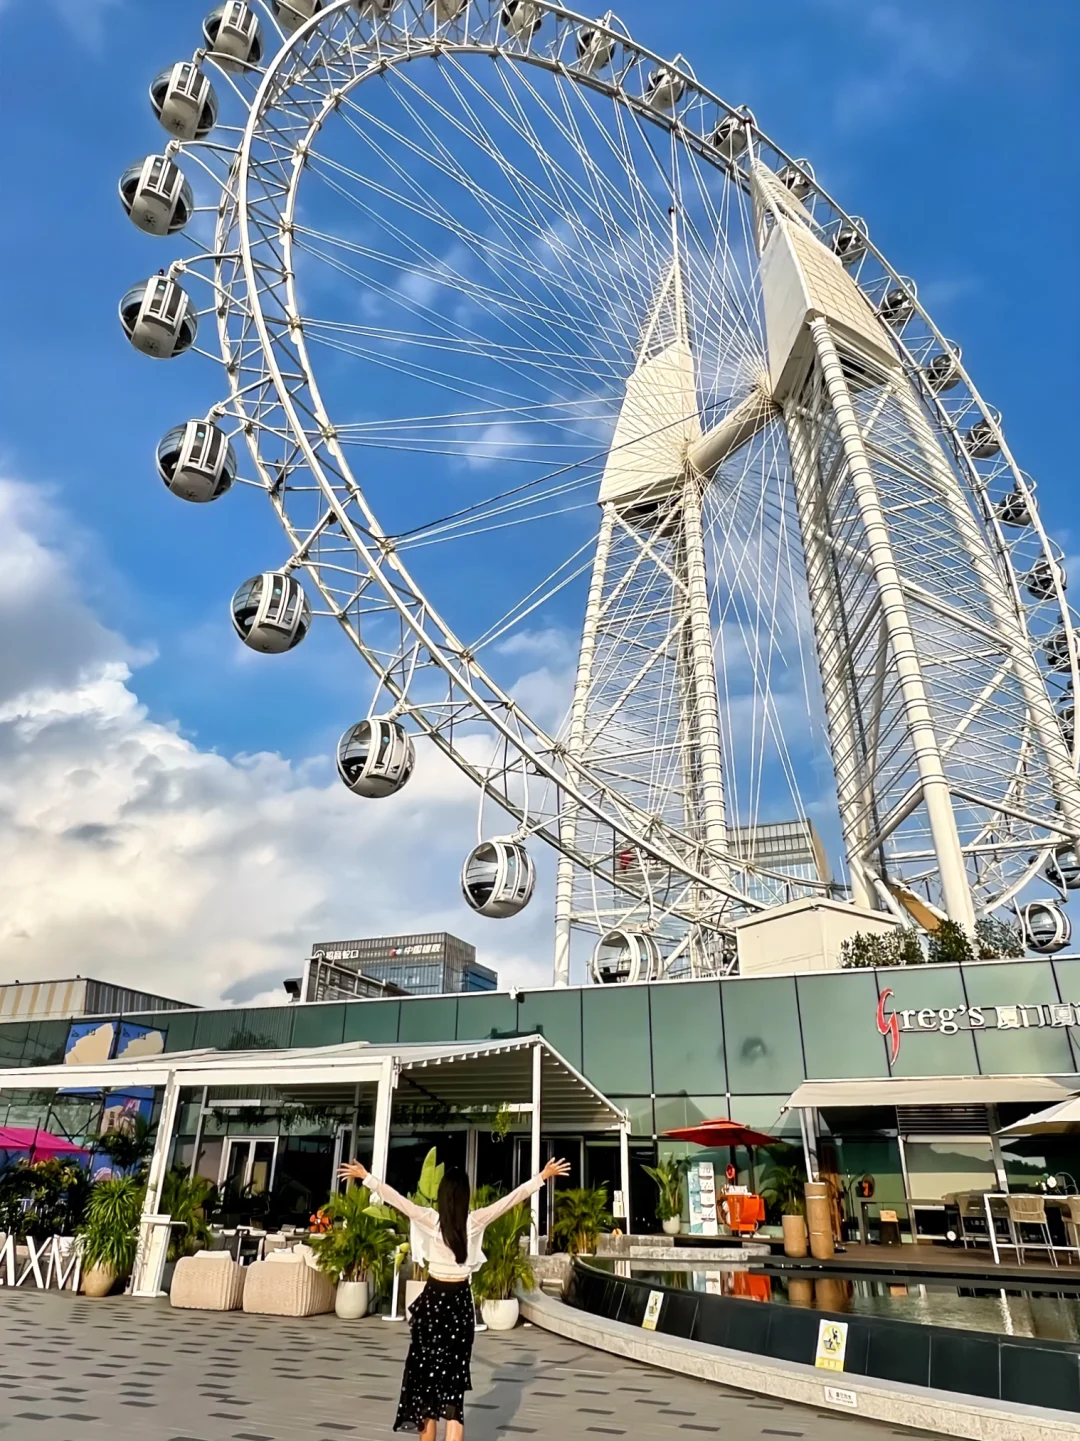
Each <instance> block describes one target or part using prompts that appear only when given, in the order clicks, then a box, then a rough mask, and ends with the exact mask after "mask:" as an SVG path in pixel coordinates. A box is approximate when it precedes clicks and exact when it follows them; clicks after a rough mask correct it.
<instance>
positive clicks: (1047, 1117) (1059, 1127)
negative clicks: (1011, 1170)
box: [999, 1096, 1080, 1136]
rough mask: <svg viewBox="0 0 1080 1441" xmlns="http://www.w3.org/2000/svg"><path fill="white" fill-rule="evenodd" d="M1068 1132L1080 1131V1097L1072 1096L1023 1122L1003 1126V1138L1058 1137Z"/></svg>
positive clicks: (1025, 1118) (1001, 1133)
mask: <svg viewBox="0 0 1080 1441" xmlns="http://www.w3.org/2000/svg"><path fill="white" fill-rule="evenodd" d="M1067 1131H1080V1096H1070V1097H1069V1099H1068V1100H1067V1101H1059V1102H1058V1103H1057V1105H1056V1106H1048V1107H1047V1108H1046V1110H1045V1111H1033V1112H1032V1113H1031V1115H1030V1116H1025V1117H1024V1118H1023V1120H1022V1121H1014V1122H1013V1123H1012V1125H1011V1126H1002V1128H1001V1131H1000V1132H999V1134H1000V1135H1002V1136H1058V1135H1063V1134H1064V1133H1065V1132H1067Z"/></svg>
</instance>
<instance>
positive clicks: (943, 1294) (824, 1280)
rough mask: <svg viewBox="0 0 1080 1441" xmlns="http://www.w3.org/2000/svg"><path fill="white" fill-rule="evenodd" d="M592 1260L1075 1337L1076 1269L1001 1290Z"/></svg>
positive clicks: (663, 1278) (660, 1280)
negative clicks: (1068, 1276)
mask: <svg viewBox="0 0 1080 1441" xmlns="http://www.w3.org/2000/svg"><path fill="white" fill-rule="evenodd" d="M590 1265H596V1266H600V1267H603V1268H604V1269H606V1270H613V1271H615V1272H616V1273H617V1274H618V1275H623V1276H633V1277H634V1278H635V1279H636V1280H641V1281H651V1282H653V1283H654V1284H656V1285H658V1286H672V1287H676V1288H678V1289H683V1290H689V1291H704V1292H709V1293H711V1294H713V1295H716V1296H737V1297H741V1298H743V1299H744V1300H748V1301H771V1302H772V1303H773V1304H774V1305H781V1306H801V1307H804V1308H806V1309H807V1310H811V1311H834V1312H836V1311H839V1312H849V1313H851V1314H853V1315H861V1316H887V1317H890V1318H891V1319H892V1320H894V1321H914V1322H917V1323H921V1324H923V1325H933V1326H951V1327H954V1328H956V1329H958V1330H965V1331H988V1332H991V1333H993V1334H994V1335H998V1336H1029V1337H1034V1338H1038V1339H1039V1340H1043V1341H1071V1342H1073V1343H1074V1344H1076V1343H1080V1275H1078V1276H1077V1278H1076V1280H1075V1281H1063V1282H1062V1283H1061V1285H1060V1286H1059V1287H1055V1288H1054V1289H1053V1290H1050V1289H1047V1288H1046V1286H1045V1285H1041V1286H1039V1287H1026V1286H1017V1285H1016V1283H1015V1282H1013V1283H1011V1284H1010V1285H1009V1286H1008V1287H1003V1288H999V1287H996V1286H991V1285H989V1284H988V1283H987V1282H986V1281H982V1280H980V1281H977V1282H974V1283H973V1282H967V1281H964V1282H961V1281H955V1280H950V1279H942V1278H939V1277H923V1276H912V1275H910V1274H909V1275H904V1274H903V1273H902V1272H899V1273H897V1274H896V1275H894V1276H867V1275H864V1274H859V1275H856V1274H854V1273H845V1272H843V1271H834V1270H832V1269H831V1268H830V1269H829V1271H828V1272H823V1271H814V1270H812V1269H809V1268H807V1269H806V1270H803V1271H800V1272H799V1273H797V1274H796V1273H793V1272H792V1271H790V1270H785V1271H781V1270H778V1269H774V1268H772V1267H770V1266H769V1265H768V1264H762V1265H760V1266H749V1267H748V1266H716V1265H709V1266H702V1265H701V1264H700V1263H699V1264H698V1265H692V1264H675V1265H668V1264H666V1263H665V1264H663V1265H660V1264H658V1263H656V1262H650V1261H640V1262H637V1261H623V1260H609V1259H598V1260H595V1261H590Z"/></svg>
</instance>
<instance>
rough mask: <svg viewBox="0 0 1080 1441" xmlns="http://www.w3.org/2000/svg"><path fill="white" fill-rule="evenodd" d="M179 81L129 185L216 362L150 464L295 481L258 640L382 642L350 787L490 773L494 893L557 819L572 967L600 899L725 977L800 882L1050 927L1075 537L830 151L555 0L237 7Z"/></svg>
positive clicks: (241, 481)
mask: <svg viewBox="0 0 1080 1441" xmlns="http://www.w3.org/2000/svg"><path fill="white" fill-rule="evenodd" d="M150 100H151V105H152V109H153V112H154V114H155V115H156V116H157V118H158V119H159V120H160V122H161V124H162V125H163V126H164V127H165V129H166V130H167V131H168V132H169V137H170V138H169V139H168V141H167V143H165V144H164V146H163V147H162V149H161V150H160V152H158V153H154V154H151V155H149V156H147V158H146V159H145V160H142V161H140V162H139V163H138V164H136V165H134V166H132V167H131V168H130V169H129V170H128V171H127V172H126V173H125V174H124V176H123V177H122V179H121V182H120V194H121V199H122V201H123V204H124V207H125V209H126V210H127V212H128V214H129V216H130V217H131V219H132V221H133V222H134V223H135V224H136V225H137V226H138V227H139V228H140V229H141V230H143V231H145V232H147V234H149V235H152V236H158V237H174V238H175V239H176V240H177V241H182V242H184V246H185V249H184V252H183V253H182V254H181V255H179V256H177V257H176V258H173V259H171V262H170V263H167V264H166V265H165V267H164V268H163V269H162V270H161V271H160V272H159V273H158V274H156V275H154V276H153V277H152V278H151V279H149V280H147V281H145V282H143V283H141V284H139V285H136V286H134V287H133V288H132V289H131V290H130V291H129V292H128V294H127V295H125V296H124V298H123V301H122V303H121V307H120V316H121V322H122V324H123V327H124V330H125V332H126V334H127V335H128V338H129V339H130V341H131V343H132V344H133V345H134V346H135V347H136V348H137V349H139V350H141V351H143V352H145V353H146V354H148V355H151V356H155V357H159V358H166V357H173V356H178V355H180V354H181V353H183V352H185V351H193V352H197V353H199V354H201V355H204V356H206V357H208V358H210V359H213V360H215V361H217V362H219V363H220V364H221V365H222V366H223V369H224V375H225V381H226V384H225V385H224V387H223V389H224V395H223V398H221V399H220V400H219V401H218V403H216V404H215V405H213V406H212V408H211V409H210V410H209V411H208V412H207V413H206V414H205V415H204V416H202V417H199V418H196V419H191V420H188V421H186V422H182V423H180V424H178V425H177V426H176V427H175V428H174V429H173V430H171V431H170V432H169V433H168V434H167V435H166V436H165V438H164V439H163V440H162V442H161V444H160V446H159V447H158V454H157V464H158V470H159V473H160V475H161V478H162V480H163V481H164V483H165V484H166V485H167V486H168V488H169V489H170V490H171V491H172V492H173V493H174V494H175V495H176V496H178V497H180V498H182V499H185V500H188V501H192V502H196V503H203V502H208V501H211V500H216V499H219V498H220V497H222V496H224V495H225V493H226V492H228V491H230V490H232V489H234V487H237V486H239V485H244V486H247V487H248V488H250V489H252V490H256V491H261V492H262V493H263V496H264V498H265V500H266V501H268V502H269V504H270V505H271V506H272V507H273V509H274V511H275V513H276V515H277V517H278V519H279V520H280V522H281V526H282V529H283V533H284V546H283V549H282V552H281V554H280V555H279V556H277V557H268V558H267V567H268V568H267V570H266V571H265V572H263V573H262V574H260V575H258V576H255V577H252V578H251V579H249V580H247V581H245V582H244V583H243V584H242V585H241V586H240V587H239V589H238V590H237V591H236V594H235V596H234V597H233V601H232V620H233V624H234V626H235V628H236V631H237V633H238V635H239V636H240V638H241V639H242V640H243V641H244V642H245V643H246V644H247V645H249V646H251V647H253V648H254V649H256V650H260V651H263V652H266V653H280V652H284V651H286V650H289V649H291V648H292V647H293V646H295V645H296V644H298V643H299V642H300V641H302V640H303V638H304V636H305V635H306V633H307V632H308V630H309V628H310V626H311V625H312V624H313V623H314V620H315V619H317V618H321V617H331V618H333V619H334V620H336V621H337V623H338V624H339V626H340V627H341V629H342V630H343V631H344V632H345V635H346V636H347V637H348V639H349V640H350V641H351V642H352V644H353V646H354V647H355V649H356V650H357V651H358V652H359V654H360V656H361V657H362V658H363V659H364V660H365V661H366V662H367V664H368V666H369V667H370V671H371V675H372V677H373V684H372V687H371V700H370V705H369V707H368V709H367V714H366V715H361V716H356V717H353V718H351V721H352V723H351V724H350V725H349V726H348V728H347V729H346V731H345V733H344V735H343V736H342V739H341V742H340V745H339V750H338V770H339V773H340V776H341V779H342V781H343V782H344V784H345V785H347V786H348V787H349V788H350V789H351V790H352V791H354V792H355V793H356V794H357V795H358V796H359V797H361V798H367V799H368V800H373V799H378V798H380V797H385V796H388V795H391V794H393V793H394V792H396V791H398V790H400V789H401V787H402V786H404V785H405V784H406V783H407V782H408V780H409V777H410V775H411V773H412V772H413V769H414V767H415V766H416V765H417V764H421V763H422V757H418V754H417V747H416V741H417V739H426V740H427V741H429V742H431V743H433V744H434V745H435V746H437V747H439V748H440V749H441V750H442V751H443V752H444V753H445V754H446V755H447V756H449V757H450V758H452V760H453V761H454V762H455V763H456V765H457V766H459V767H460V768H461V769H462V770H463V771H464V772H465V773H466V775H468V776H469V777H470V778H471V779H472V781H473V782H474V783H475V785H476V787H477V794H478V811H479V835H478V844H477V846H476V848H475V849H474V850H473V851H472V853H471V854H470V855H469V856H468V857H467V859H466V861H465V865H464V867H463V871H462V888H463V892H464V895H465V898H466V900H467V901H468V903H469V904H470V905H471V906H472V907H473V908H474V909H475V910H476V911H478V912H480V913H481V914H482V915H487V916H493V917H505V916H510V915H514V914H516V913H518V912H519V911H520V910H521V909H522V908H523V907H524V906H525V905H526V904H527V903H528V901H529V899H530V897H531V895H532V892H533V887H534V883H535V868H534V862H535V854H536V853H537V851H538V850H539V849H541V848H542V847H543V846H544V845H546V846H548V847H551V848H553V849H554V851H555V853H556V855H557V876H556V882H555V979H556V981H557V982H561V983H565V982H566V981H567V980H568V979H569V975H570V956H571V943H572V938H573V936H574V935H575V934H576V933H584V934H585V935H586V936H587V937H588V938H589V940H588V945H589V946H590V948H591V951H592V973H593V976H594V978H595V979H597V980H618V979H625V978H627V977H635V978H637V977H642V978H648V977H656V976H660V975H664V974H677V973H693V974H703V973H710V972H717V971H723V970H725V969H727V968H729V967H730V966H731V965H732V963H733V946H732V934H733V933H732V927H733V925H734V924H735V922H737V921H738V920H739V919H740V918H742V917H746V916H748V915H751V914H752V913H755V912H759V911H762V910H765V909H768V908H769V907H773V906H776V905H780V904H783V903H784V902H786V901H791V900H795V899H798V898H801V897H806V896H814V895H833V896H838V897H840V898H846V899H850V900H852V901H853V902H855V903H856V904H857V905H860V906H862V907H867V908H870V909H874V910H879V911H883V912H886V913H889V914H892V915H894V916H895V917H897V918H898V919H900V920H902V921H903V922H904V924H907V925H911V924H914V923H915V921H916V920H917V919H922V920H923V921H925V920H926V918H927V917H929V918H930V923H931V924H933V923H934V921H935V918H936V919H940V918H947V919H950V920H953V921H955V922H957V923H958V924H959V925H960V926H962V927H963V928H964V929H965V930H966V931H968V932H971V931H972V930H973V929H974V927H975V925H976V923H977V921H978V920H979V919H981V918H982V917H986V916H989V915H991V914H992V913H993V912H995V911H998V910H1001V908H1007V907H1009V906H1010V905H1011V906H1013V907H1014V908H1015V909H1017V910H1018V911H1019V914H1020V916H1021V918H1022V920H1023V922H1024V926H1025V935H1026V939H1027V942H1028V944H1029V945H1031V946H1033V947H1034V948H1036V949H1041V950H1044V951H1053V950H1056V949H1060V947H1061V946H1062V945H1064V944H1065V943H1066V942H1067V940H1068V938H1069V928H1068V920H1067V916H1066V914H1065V912H1064V911H1063V910H1062V909H1061V908H1060V906H1059V904H1058V902H1057V901H1056V900H1054V899H1039V898H1036V899H1034V900H1033V899H1031V898H1030V883H1032V882H1033V881H1038V880H1040V879H1043V878H1045V879H1046V880H1048V881H1049V882H1050V883H1051V886H1052V887H1053V889H1054V890H1055V891H1056V892H1057V893H1058V895H1059V896H1060V897H1061V898H1062V899H1064V898H1067V894H1068V892H1069V891H1070V890H1072V889H1074V888H1076V887H1077V886H1080V851H1078V847H1080V784H1078V780H1077V761H1078V754H1080V751H1078V737H1077V734H1076V729H1075V724H1074V709H1073V706H1074V695H1075V688H1076V681H1077V666H1078V644H1077V636H1078V632H1077V628H1076V622H1075V618H1074V616H1073V614H1072V612H1071V610H1070V609H1069V607H1068V604H1067V601H1066V596H1065V574H1064V570H1063V566H1062V554H1061V551H1060V550H1059V548H1058V547H1057V546H1056V545H1055V544H1054V543H1053V542H1052V541H1051V540H1050V538H1049V537H1048V536H1047V534H1046V532H1045V531H1044V529H1043V527H1042V524H1041V522H1040V519H1039V515H1038V510H1037V507H1036V502H1035V483H1034V481H1033V480H1032V479H1031V478H1030V477H1029V476H1027V475H1026V474H1025V473H1024V472H1023V471H1021V470H1020V469H1019V468H1018V467H1017V465H1016V463H1015V461H1014V459H1013V457H1012V455H1011V453H1010V450H1009V447H1008V444H1007V441H1006V438H1005V435H1004V433H1003V429H1002V425H1001V420H1000V417H999V415H998V413H997V412H996V411H995V410H993V409H992V408H991V407H990V406H988V405H987V404H986V403H985V402H984V401H983V400H982V399H981V398H980V396H979V395H978V393H977V392H976V390H975V388H974V385H973V384H972V382H971V380H970V378H969V377H968V375H967V372H966V370H965V368H964V365H963V362H962V358H961V353H960V349H959V347H958V346H957V345H955V344H954V343H953V342H951V341H949V340H947V339H946V338H945V337H944V336H943V335H942V334H941V333H940V332H939V331H938V330H937V328H936V327H935V326H934V324H933V322H932V321H931V319H930V318H929V316H928V315H927V314H926V312H925V310H924V309H923V307H922V306H921V305H920V303H919V301H918V297H917V292H916V287H915V285H914V283H913V282H912V281H910V280H907V279H905V278H903V277H901V276H900V275H898V274H897V273H896V272H895V271H894V270H893V269H892V268H891V267H890V266H889V264H888V263H887V262H886V260H885V259H884V258H883V256H882V255H881V254H880V253H879V252H878V250H877V249H876V248H875V246H874V245H873V243H872V241H871V239H870V235H869V231H868V228H867V226H866V225H865V224H864V223H863V221H862V220H860V219H858V218H855V217H852V216H850V215H848V214H847V213H846V212H845V211H843V210H842V209H841V208H840V207H839V205H838V204H837V203H836V202H835V201H834V200H832V199H831V197H829V196H828V195H827V194H826V193H825V192H824V191H823V189H822V188H821V186H820V185H819V184H818V183H817V181H816V180H815V177H814V172H813V169H812V167H811V166H810V164H809V163H808V162H807V161H805V160H800V159H795V158H793V157H791V156H789V155H787V154H785V153H784V152H783V151H782V150H781V149H780V148H779V147H778V146H777V145H776V144H775V143H774V142H773V141H772V140H770V139H769V138H768V137H767V136H766V135H765V133H764V132H763V131H762V130H761V128H760V127H759V126H758V124H757V121H756V120H755V118H754V116H753V114H752V113H751V112H750V110H749V109H747V108H746V107H745V106H741V105H739V106H735V105H730V104H728V103H727V102H725V101H723V100H721V99H720V98H719V97H717V96H716V95H714V94H712V93H711V92H710V91H708V90H707V89H706V88H705V87H704V86H703V85H702V84H701V83H700V82H699V81H698V80H697V79H696V78H695V75H694V73H693V70H692V68H691V66H690V64H689V63H688V62H687V61H686V60H684V59H683V58H682V57H677V58H676V59H675V60H672V61H668V60H663V59H661V58H659V57H657V56H655V55H653V54H651V53H650V52H648V51H647V50H645V49H643V48H642V47H641V46H639V45H638V44H636V43H635V42H634V41H633V40H632V39H631V38H630V36H629V35H628V34H627V33H626V31H625V29H624V27H623V26H622V24H621V23H620V21H619V20H618V19H617V18H615V17H614V16H613V15H611V14H610V13H609V14H607V15H606V16H604V17H603V18H602V19H599V20H589V19H584V18H582V17H580V16H577V15H574V14H572V13H570V12H568V11H566V10H564V9H563V8H561V7H560V6H558V5H555V4H549V3H547V0H267V3H253V4H251V5H248V4H245V3H240V0H229V3H226V4H221V5H218V6H217V7H216V8H215V9H214V10H213V11H212V12H211V13H210V15H209V16H207V18H206V20H205V22H204V24H203V28H202V36H201V37H200V44H199V47H198V48H197V49H196V50H195V51H194V54H193V56H192V58H191V59H187V60H181V61H179V62H178V63H176V64H175V65H173V66H171V67H170V68H169V69H167V70H165V71H164V72H163V73H162V74H161V75H160V76H158V78H157V79H156V80H155V81H154V82H153V84H152V85H151V88H150ZM241 443H243V444H244V446H245V447H246V452H247V460H246V461H245V463H244V465H243V466H242V465H241V462H240V459H239V456H238V448H239V446H240V444H241ZM242 472H243V473H242ZM235 501H236V497H235V495H234V496H233V497H232V499H231V500H230V501H229V502H228V503H230V504H232V503H235ZM792 817H793V818H794V820H792ZM815 821H816V825H815ZM818 831H821V832H822V833H824V834H826V835H827V836H831V837H832V838H833V840H834V842H835V848H836V850H837V852H838V853H839V854H840V855H841V856H842V863H841V868H840V872H839V874H838V875H837V876H836V877H835V878H834V877H833V876H832V875H830V873H829V871H828V868H827V866H826V865H825V863H824V860H823V858H822V847H821V845H820V844H819V842H818V838H817V832H818ZM793 833H794V834H797V835H798V836H800V837H802V838H803V840H804V841H805V845H804V846H803V847H802V851H800V853H799V854H798V855H797V856H796V855H795V854H794V853H793V851H792V848H791V840H790V837H791V835H792V834H793ZM834 833H835V834H834ZM785 837H787V839H786V840H785ZM808 857H810V859H808Z"/></svg>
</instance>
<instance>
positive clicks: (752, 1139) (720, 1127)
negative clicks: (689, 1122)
mask: <svg viewBox="0 0 1080 1441" xmlns="http://www.w3.org/2000/svg"><path fill="white" fill-rule="evenodd" d="M664 1135H665V1136H670V1137H671V1139H672V1140H673V1141H689V1143H690V1144H691V1145H692V1146H727V1147H728V1148H729V1149H730V1151H731V1164H732V1166H734V1164H735V1147H736V1146H745V1147H746V1149H747V1150H748V1151H749V1152H750V1182H751V1189H753V1181H754V1165H755V1156H754V1147H755V1146H775V1145H777V1144H778V1142H777V1139H776V1137H775V1136H766V1134H765V1133H764V1131H755V1130H754V1129H753V1128H752V1127H751V1126H744V1125H743V1124H742V1122H741V1121H732V1120H730V1119H729V1118H728V1117H727V1116H720V1117H718V1118H717V1119H716V1120H715V1121H699V1122H698V1124H697V1125H696V1126H676V1128H675V1129H674V1130H673V1131H665V1132H664Z"/></svg>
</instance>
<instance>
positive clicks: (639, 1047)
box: [581, 986, 655, 1096]
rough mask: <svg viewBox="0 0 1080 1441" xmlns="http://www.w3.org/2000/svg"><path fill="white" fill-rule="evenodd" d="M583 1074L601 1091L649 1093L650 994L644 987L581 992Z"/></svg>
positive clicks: (606, 1093) (599, 988) (624, 1094)
mask: <svg viewBox="0 0 1080 1441" xmlns="http://www.w3.org/2000/svg"><path fill="white" fill-rule="evenodd" d="M581 1017H582V1031H583V1033H584V1067H583V1069H584V1072H585V1075H586V1076H587V1077H588V1079H589V1080H590V1081H591V1082H592V1083H593V1085H594V1086H596V1088H597V1089H598V1090H600V1091H603V1092H604V1094H605V1095H608V1094H609V1093H611V1094H614V1093H616V1092H617V1093H618V1094H619V1095H621V1096H628V1095H633V1094H634V1093H637V1094H638V1095H646V1096H647V1095H648V1094H649V1093H650V1092H651V1091H652V1090H654V1089H655V1088H654V1086H653V1083H652V1066H651V1064H650V1062H651V1059H652V1058H651V1056H650V1054H649V1051H650V1046H649V992H648V988H647V987H645V986H591V987H589V988H588V989H587V990H584V991H582V993H581Z"/></svg>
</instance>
